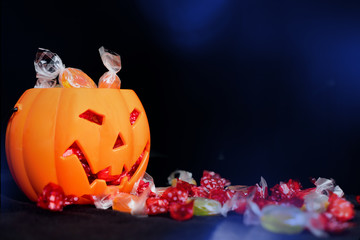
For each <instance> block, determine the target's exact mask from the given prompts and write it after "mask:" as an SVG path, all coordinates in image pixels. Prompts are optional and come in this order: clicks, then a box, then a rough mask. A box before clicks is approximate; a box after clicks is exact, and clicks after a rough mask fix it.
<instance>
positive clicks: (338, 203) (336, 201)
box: [327, 194, 355, 222]
mask: <svg viewBox="0 0 360 240" xmlns="http://www.w3.org/2000/svg"><path fill="white" fill-rule="evenodd" d="M327 212H329V213H331V214H332V215H333V216H334V217H335V218H336V220H338V221H341V222H346V221H349V220H351V219H353V218H354V216H355V211H354V205H352V204H351V203H350V202H348V201H346V200H345V199H343V198H341V197H338V196H337V195H336V194H331V196H330V197H329V206H328V208H327Z"/></svg>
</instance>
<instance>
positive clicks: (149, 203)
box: [146, 197, 169, 215]
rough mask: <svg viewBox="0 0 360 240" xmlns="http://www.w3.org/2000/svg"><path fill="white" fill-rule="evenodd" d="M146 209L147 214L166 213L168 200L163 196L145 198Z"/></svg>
mask: <svg viewBox="0 0 360 240" xmlns="http://www.w3.org/2000/svg"><path fill="white" fill-rule="evenodd" d="M146 210H147V214H149V215H156V214H161V213H166V212H168V210H169V201H168V200H166V199H163V198H157V197H150V198H148V199H147V200H146Z"/></svg>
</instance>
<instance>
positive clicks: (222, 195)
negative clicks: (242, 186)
mask: <svg viewBox="0 0 360 240" xmlns="http://www.w3.org/2000/svg"><path fill="white" fill-rule="evenodd" d="M209 198H210V199H213V200H216V201H218V202H220V203H221V205H224V203H225V202H226V201H227V200H229V199H230V198H229V196H228V194H227V193H226V191H225V190H223V189H212V190H210V193H209Z"/></svg>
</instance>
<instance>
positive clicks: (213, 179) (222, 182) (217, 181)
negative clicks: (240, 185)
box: [200, 171, 230, 190]
mask: <svg viewBox="0 0 360 240" xmlns="http://www.w3.org/2000/svg"><path fill="white" fill-rule="evenodd" d="M200 185H201V186H202V187H205V188H207V189H208V190H211V189H223V188H224V187H225V186H228V185H230V181H229V180H227V179H225V178H221V176H220V175H219V174H217V173H214V172H210V171H204V173H203V177H202V178H201V180H200Z"/></svg>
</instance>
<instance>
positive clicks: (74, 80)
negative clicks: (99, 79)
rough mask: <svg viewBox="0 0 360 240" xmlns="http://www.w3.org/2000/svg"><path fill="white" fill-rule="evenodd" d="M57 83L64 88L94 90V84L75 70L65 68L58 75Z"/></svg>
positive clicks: (84, 74)
mask: <svg viewBox="0 0 360 240" xmlns="http://www.w3.org/2000/svg"><path fill="white" fill-rule="evenodd" d="M59 82H60V84H61V85H62V86H63V87H64V88H96V84H95V82H94V81H93V80H92V79H91V78H90V77H89V76H88V75H86V73H84V72H83V71H81V70H79V69H76V68H65V69H64V70H63V71H62V72H61V73H60V75H59Z"/></svg>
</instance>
